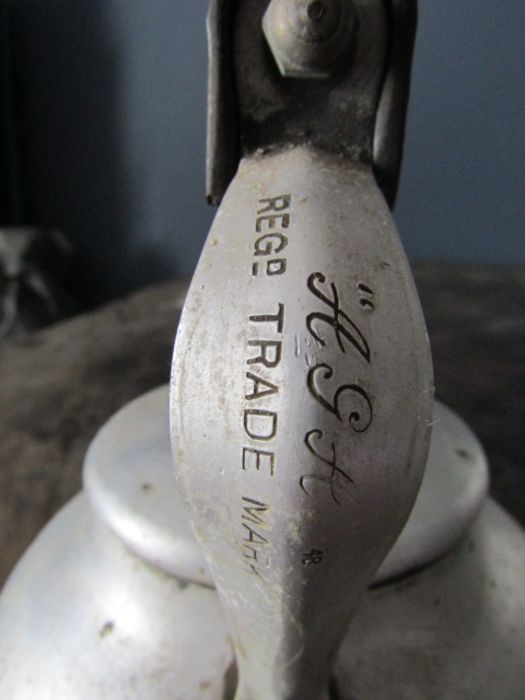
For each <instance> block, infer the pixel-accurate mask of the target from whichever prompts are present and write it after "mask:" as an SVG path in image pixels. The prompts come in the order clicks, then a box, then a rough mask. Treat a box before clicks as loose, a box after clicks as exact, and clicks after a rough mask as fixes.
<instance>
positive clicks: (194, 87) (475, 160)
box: [0, 0, 525, 308]
mask: <svg viewBox="0 0 525 700" xmlns="http://www.w3.org/2000/svg"><path fill="white" fill-rule="evenodd" d="M207 5H208V3H207V0H191V1H190V0H148V2H144V0H12V1H11V2H5V0H4V1H3V2H1V4H0V8H1V12H2V22H1V35H0V57H1V60H0V64H1V70H2V75H1V80H0V86H1V100H2V102H1V108H2V109H1V110H0V111H1V112H2V114H3V116H4V117H5V119H4V121H3V123H2V130H3V133H2V143H1V148H2V151H1V155H2V158H1V160H0V167H1V168H3V170H4V172H3V173H2V179H1V180H0V185H1V186H2V187H1V189H2V190H3V192H2V194H1V197H0V216H1V220H0V225H6V224H11V225H12V224H15V225H18V226H20V225H22V226H39V227H44V228H47V229H53V230H54V229H56V230H59V231H62V232H63V234H65V236H66V237H67V239H68V240H69V241H70V243H71V244H72V247H73V251H74V254H73V258H72V261H73V262H72V266H73V267H72V274H71V275H70V280H69V282H68V292H70V293H71V295H72V296H73V297H74V298H75V300H76V302H77V303H78V304H79V306H80V308H89V307H93V306H96V305H97V304H100V303H101V302H103V301H106V300H109V299H111V298H114V297H117V296H120V295H122V294H124V293H126V292H128V291H130V290H132V289H135V288H138V287H139V286H142V285H144V284H146V283H149V282H152V281H155V280H160V279H165V278H168V277H173V276H176V275H184V276H189V275H191V273H192V271H193V269H194V267H195V265H196V262H197V259H198V255H199V252H200V249H201V247H202V245H203V242H204V239H205V236H206V234H207V231H208V228H209V225H210V221H211V218H212V216H213V210H211V209H210V208H209V207H208V206H207V205H206V203H205V199H204V149H205V95H206V62H207V56H206V36H205V24H204V19H205V14H206V10H207ZM524 35H525V3H523V1H522V0H506V2H505V3H495V2H494V1H493V0H478V2H476V3H471V2H458V1H457V0H440V1H439V2H436V0H420V22H419V32H418V40H417V45H416V53H415V60H414V73H413V85H412V96H411V102H410V109H409V118H408V131H407V141H406V151H405V161H404V168H403V173H402V180H401V187H400V193H399V199H398V204H397V207H396V212H395V216H396V219H397V222H398V225H399V228H400V230H401V233H402V238H403V240H404V243H405V246H406V248H407V251H408V254H409V256H410V257H411V259H412V260H443V261H452V262H465V261H471V262H477V263H497V264H499V263H524V262H525V240H524V235H523V233H524V229H525V174H524V169H525V168H524V166H525V128H524V124H525V70H524V67H525V41H524ZM2 161H3V162H2Z"/></svg>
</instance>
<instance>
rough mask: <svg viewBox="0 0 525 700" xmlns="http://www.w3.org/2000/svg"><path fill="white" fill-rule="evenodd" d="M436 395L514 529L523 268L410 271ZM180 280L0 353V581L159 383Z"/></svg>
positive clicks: (523, 481)
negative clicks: (472, 442) (464, 425)
mask: <svg viewBox="0 0 525 700" xmlns="http://www.w3.org/2000/svg"><path fill="white" fill-rule="evenodd" d="M415 277H416V281H417V283H418V288H419V291H420V295H421V299H422V303H423V308H424V310H425V312H426V317H427V323H428V326H429V330H430V336H431V341H432V348H433V355H434V364H435V378H436V386H437V393H438V396H439V398H440V399H441V400H442V401H444V402H445V403H447V404H448V405H449V406H451V407H452V408H454V409H455V410H456V411H458V413H459V414H460V415H461V416H462V417H463V418H465V419H466V420H467V421H468V422H469V424H470V426H471V427H472V428H473V429H474V430H475V432H476V433H477V434H478V436H479V437H480V439H481V441H482V443H483V445H484V446H485V448H486V450H487V453H488V455H489V458H490V464H491V472H492V493H493V495H494V496H495V497H496V498H497V500H498V501H499V502H500V503H502V504H503V505H504V506H505V507H506V508H507V509H508V510H509V511H510V512H511V513H512V514H513V515H514V516H515V517H516V518H518V520H520V522H521V523H522V524H523V525H525V467H524V466H522V463H523V459H524V457H525V431H524V430H523V425H524V424H525V395H524V392H523V387H525V362H524V359H525V357H524V356H525V351H524V350H523V348H524V347H525V268H495V267H473V266H451V265H446V264H434V263H432V264H419V265H416V266H415ZM183 293H184V285H183V284H182V283H181V282H172V283H168V284H162V285H157V286H154V287H150V288H148V289H146V290H143V291H140V292H137V293H135V294H134V295H132V296H130V297H127V298H125V299H123V300H120V301H117V302H114V303H112V304H109V305H108V306H106V307H103V308H102V309H100V310H98V311H95V312H94V313H91V314H87V315H84V316H79V317H77V318H75V319H72V320H69V321H66V322H63V323H60V324H57V325H56V326H53V327H51V328H49V329H47V330H44V331H41V332H39V333H35V334H33V335H31V336H28V337H27V338H25V339H20V340H17V341H11V342H8V343H5V344H3V345H2V346H0V584H1V583H2V582H3V581H4V579H5V577H6V576H7V574H8V573H9V571H10V570H11V568H12V566H13V564H14V563H15V561H16V560H17V559H18V557H19V556H20V555H21V553H22V552H23V550H24V549H25V548H26V547H27V545H28V544H29V542H30V541H31V540H32V539H33V537H34V536H35V534H36V533H37V532H38V531H39V529H40V528H41V527H42V526H43V525H44V523H45V522H47V520H49V518H50V517H51V516H52V515H53V514H54V513H55V512H56V511H57V510H58V509H59V508H60V506H61V505H62V504H63V503H65V502H66V501H67V500H68V499H69V498H70V497H71V496H72V495H73V494H75V493H76V492H77V491H78V490H79V488H80V473H81V466H82V459H83V455H84V452H85V449H86V447H87V445H88V443H89V441H90V440H91V438H92V437H93V435H94V433H95V432H96V430H97V429H98V427H100V425H102V424H103V423H104V422H105V420H107V418H108V417H109V416H110V415H111V414H112V413H113V412H114V411H115V410H117V409H118V408H119V407H121V406H122V405H123V404H125V403H126V402H127V401H129V400H131V399H132V398H134V397H136V396H138V395H139V394H141V393H142V392H144V391H147V390H148V389H151V388H153V387H155V386H158V385H159V384H162V383H165V382H167V381H168V378H169V368H170V362H171V352H172V343H173V337H174V334H175V329H176V325H177V322H178V318H179V312H180V307H181V303H182V298H183Z"/></svg>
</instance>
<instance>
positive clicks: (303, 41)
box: [263, 0, 357, 78]
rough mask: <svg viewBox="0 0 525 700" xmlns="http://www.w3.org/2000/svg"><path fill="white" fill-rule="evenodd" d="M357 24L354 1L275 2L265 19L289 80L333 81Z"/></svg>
mask: <svg viewBox="0 0 525 700" xmlns="http://www.w3.org/2000/svg"><path fill="white" fill-rule="evenodd" d="M356 24H357V13H356V10H355V7H354V5H353V3H352V0H272V2H271V3H270V5H269V6H268V9H267V11H266V13H265V15H264V18H263V29H264V34H265V36H266V40H267V41H268V45H269V46H270V49H271V51H272V54H273V56H274V58H275V61H276V63H277V66H278V67H279V70H280V72H281V74H282V75H283V76H284V77H285V78H329V77H330V76H331V75H332V74H333V72H334V70H335V69H336V68H337V66H338V64H339V62H340V61H341V59H343V58H344V57H345V56H346V55H347V53H348V51H349V50H350V47H351V43H352V35H353V32H354V29H355V26H356Z"/></svg>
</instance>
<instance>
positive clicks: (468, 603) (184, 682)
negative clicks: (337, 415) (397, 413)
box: [0, 387, 525, 700]
mask: <svg viewBox="0 0 525 700" xmlns="http://www.w3.org/2000/svg"><path fill="white" fill-rule="evenodd" d="M440 411H441V413H440V418H441V420H440V423H439V424H437V425H440V426H441V428H440V429H436V426H435V427H434V437H433V441H432V444H431V450H430V457H429V463H428V464H427V475H426V476H425V480H427V479H428V482H427V483H426V482H425V480H424V482H423V486H422V489H421V492H420V496H419V499H418V501H417V502H416V506H415V508H414V511H413V515H415V517H416V518H417V519H418V520H419V521H420V522H419V524H418V523H415V522H414V521H412V523H411V521H410V520H409V522H408V523H407V526H406V528H405V533H404V534H405V536H406V537H405V540H404V542H403V536H404V535H403V534H402V535H401V537H400V538H399V540H398V543H397V545H396V546H397V547H398V550H397V554H396V551H395V549H396V546H394V548H393V550H392V551H391V553H390V563H388V559H387V560H386V561H385V566H383V572H382V573H381V571H379V572H378V575H377V576H376V579H375V581H374V584H373V586H372V587H371V588H370V589H369V590H368V591H367V592H366V593H365V594H364V596H363V597H362V599H361V601H360V603H359V605H358V607H357V609H356V611H355V614H354V617H353V618H352V621H351V623H350V625H349V627H348V630H347V632H346V634H345V637H344V640H343V644H342V646H341V649H340V651H339V654H338V657H337V660H336V663H335V686H336V691H334V692H337V697H338V698H339V699H343V700H369V698H371V697H373V698H374V699H377V700H387V698H388V700H415V699H416V698H417V700H427V699H428V700H455V699H456V698H458V697H461V698H466V699H467V700H493V698H494V697H498V698H500V700H520V699H521V697H522V696H523V688H524V687H525V671H524V669H525V597H524V595H523V586H522V583H523V580H525V536H524V533H523V531H522V530H521V528H519V527H518V525H516V523H515V522H514V521H513V520H512V518H510V517H509V516H508V515H507V514H506V513H505V512H504V511H503V510H502V509H501V508H500V507H499V506H498V505H497V504H496V503H495V502H493V501H492V500H491V499H489V498H487V497H486V496H485V486H486V484H485V483H484V479H485V469H486V464H485V461H484V456H483V453H482V452H481V450H480V448H479V445H478V444H477V441H476V440H475V438H474V437H473V436H472V434H471V433H470V431H468V429H467V428H466V426H464V424H463V423H462V422H461V421H460V420H459V419H457V418H456V417H455V416H454V415H453V414H451V412H449V411H447V410H446V409H444V410H442V409H440ZM167 425H168V401H167V388H166V387H162V388H160V389H157V390H155V391H153V392H151V393H149V394H147V395H145V396H143V397H140V398H139V399H137V400H135V401H134V402H132V403H131V404H129V405H128V406H126V407H125V408H124V409H122V410H121V411H120V412H119V413H117V414H116V415H115V416H114V417H113V418H112V419H111V420H110V421H109V422H108V424H107V425H106V426H105V427H104V428H102V430H101V431H100V433H99V434H98V436H97V437H96V438H95V440H94V442H93V444H92V446H91V448H90V450H89V452H88V455H87V458H86V467H85V476H84V478H85V490H84V491H83V492H82V493H80V494H79V495H78V496H76V497H75V498H74V499H73V500H72V501H71V502H70V503H69V504H68V505H66V506H65V507H64V508H63V509H62V510H61V511H60V512H59V513H58V514H57V515H56V516H55V517H54V518H53V519H52V521H51V522H50V523H49V524H48V525H47V527H46V528H45V529H44V530H43V531H42V532H41V533H40V534H39V536H38V537H37V538H36V540H35V541H34V543H33V544H32V545H31V547H30V548H29V550H28V551H27V552H26V554H25V555H24V557H23V558H22V559H21V561H20V562H19V564H18V565H17V567H16V568H15V570H14V571H13V573H12V575H11V577H10V579H9V580H8V582H7V583H6V585H5V587H4V589H3V591H2V594H1V596H0V650H1V651H0V658H1V659H2V663H1V665H0V697H2V698H4V697H5V698H10V700H30V699H31V700H33V699H34V698H38V699H39V700H51V698H52V699H53V700H56V698H60V699H61V700H88V698H89V700H91V699H92V698H93V697H97V698H100V699H101V700H106V699H107V700H124V698H126V700H139V698H140V699H141V700H143V699H144V698H145V697H147V698H148V699H150V698H151V699H152V700H168V699H169V700H174V699H175V700H193V699H195V700H198V699H199V700H200V699H201V698H202V699H206V700H228V699H229V698H233V695H234V692H235V687H236V683H237V671H236V666H235V661H234V652H233V646H232V643H231V639H230V636H229V632H228V627H227V625H226V620H225V618H224V614H223V611H222V608H221V605H220V601H219V598H218V596H217V594H216V592H215V590H214V589H213V587H212V585H211V579H210V576H209V573H208V572H207V570H206V562H205V561H204V560H203V559H202V558H201V556H200V554H199V551H198V548H197V546H196V543H195V541H194V540H193V535H192V533H191V530H190V528H189V526H188V525H187V523H186V520H185V516H184V515H183V514H182V513H181V511H180V509H179V505H180V503H179V502H178V501H177V498H175V502H174V499H173V494H170V493H169V491H167V489H166V484H168V483H170V480H171V478H172V476H171V474H172V471H171V470H172V466H171V459H170V448H169V440H168V427H167ZM438 433H439V434H438ZM438 443H439V444H438ZM448 443H450V444H448ZM449 447H450V449H448V448H449ZM458 450H459V451H460V452H461V453H462V454H463V455H465V454H468V458H465V456H463V457H460V456H459V455H458ZM454 454H455V455H456V459H455V462H454ZM446 460H447V461H446ZM452 462H454V463H452ZM440 472H441V473H443V472H445V473H446V478H447V481H449V482H450V480H451V478H452V477H450V474H451V473H456V474H460V473H463V476H462V477H461V479H462V481H461V484H462V486H461V487H460V488H458V483H459V482H456V484H455V486H454V488H453V489H451V491H450V492H449V493H448V499H447V500H448V503H449V505H450V504H451V503H452V501H453V500H454V498H453V492H454V491H456V494H457V492H458V491H459V490H462V491H463V497H462V498H463V501H462V506H461V507H462V508H463V511H464V512H465V508H466V506H465V502H466V501H465V499H467V500H468V498H470V501H469V503H470V505H469V508H470V511H469V513H468V518H467V519H466V520H463V521H461V522H460V521H459V520H458V518H457V515H454V514H451V515H450V514H449V520H450V521H455V523H456V525H458V528H459V529H458V530H457V531H455V532H454V531H453V530H452V529H449V530H443V531H442V533H441V537H442V541H441V542H440V543H438V544H434V549H432V545H431V543H430V542H429V541H428V538H426V547H427V552H424V551H423V550H422V549H421V548H418V544H417V540H418V533H419V535H421V534H422V532H423V530H424V528H423V526H422V524H421V521H423V520H427V521H432V518H436V517H438V516H439V518H440V519H441V520H442V519H443V517H442V516H443V512H440V513H436V511H435V507H434V511H433V510H432V509H431V508H430V507H429V501H428V500H427V502H426V505H425V503H424V501H425V498H427V497H426V496H425V493H427V494H428V491H430V490H431V491H432V492H433V493H436V491H439V490H440V488H442V487H440V486H439V484H441V481H440V476H439V473H440ZM474 473H475V475H476V476H475V478H473V476H472V475H473V474H474ZM465 475H470V476H468V478H467V477H466V476H465ZM469 490H470V493H471V494H472V493H473V492H475V498H472V495H471V496H470V497H468V496H467V495H466V494H467V491H469ZM420 507H422V508H423V511H425V512H424V513H423V512H422V511H421V510H420V511H419V515H418V509H419V508H420ZM446 507H447V506H446V504H445V511H446ZM450 507H452V506H450ZM458 507H459V500H458ZM411 528H412V534H411V533H410V529H411ZM422 528H423V529H422ZM433 530H434V532H435V530H436V528H433ZM443 548H445V551H442V549H443ZM425 554H426V555H427V561H426V563H423V562H424V561H425V558H424V555H425ZM418 562H419V564H418ZM311 566H315V564H314V563H312V564H311Z"/></svg>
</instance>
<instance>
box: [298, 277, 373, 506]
mask: <svg viewBox="0 0 525 700" xmlns="http://www.w3.org/2000/svg"><path fill="white" fill-rule="evenodd" d="M307 288H308V290H309V291H310V292H311V294H312V295H313V296H314V297H315V298H316V299H319V300H320V301H322V302H323V304H324V306H325V307H327V308H324V309H323V310H322V311H312V312H310V313H309V314H307V316H306V328H307V329H308V332H309V333H310V335H311V337H312V338H313V339H314V340H315V341H316V342H317V343H318V344H319V345H320V346H321V347H322V348H326V349H327V350H330V349H331V348H330V343H329V338H328V336H326V335H324V334H323V333H322V332H321V331H322V329H323V327H324V330H325V332H326V329H329V330H330V331H332V332H333V338H334V339H335V342H336V346H337V348H338V349H339V351H340V352H341V353H343V354H345V355H346V354H347V350H352V351H353V352H354V354H355V355H356V356H357V359H358V360H360V361H361V362H362V361H363V360H364V361H365V362H366V365H370V363H371V357H372V353H371V349H370V345H369V343H368V340H367V338H366V337H365V335H364V333H363V331H362V330H361V328H360V327H359V326H358V324H357V323H356V322H355V321H354V320H353V319H352V318H350V316H349V315H348V313H346V311H344V310H343V309H342V308H341V302H340V295H339V290H338V289H337V286H336V284H335V283H334V282H327V279H326V276H325V275H324V274H323V273H321V272H313V273H312V274H311V275H310V276H309V277H308V280H307ZM358 290H359V292H360V293H361V299H360V300H359V303H360V305H361V308H366V309H367V310H373V309H374V305H373V302H371V299H373V297H374V292H373V290H372V289H370V288H369V287H368V286H366V285H364V284H362V283H361V284H359V285H358ZM363 296H364V298H365V299H366V300H367V302H368V301H370V303H369V304H368V303H367V304H366V305H364V304H363V303H362V299H363ZM352 370H353V375H354V376H355V371H356V369H355V367H353V368H352ZM333 377H334V370H333V367H332V366H331V365H329V364H328V363H326V362H319V363H317V364H316V365H315V366H314V367H312V368H311V369H310V370H309V371H308V374H307V377H306V384H307V386H308V390H309V392H310V395H311V396H312V397H313V398H314V399H315V400H316V401H317V402H318V403H319V404H320V405H321V406H322V407H323V408H324V409H325V410H326V411H328V412H329V413H330V414H331V415H333V416H335V418H336V419H337V420H338V421H339V422H340V423H342V424H343V425H347V426H349V427H350V428H351V430H352V431H353V432H355V433H358V434H359V433H365V432H366V431H367V430H368V429H369V427H370V426H371V424H372V421H373V417H374V414H373V405H372V401H371V399H370V396H369V395H368V393H367V391H366V389H365V388H364V387H363V386H362V385H361V383H360V382H359V381H353V382H351V383H347V384H341V385H339V386H337V388H336V389H335V391H333V393H332V395H331V398H329V397H328V393H327V387H326V384H327V383H328V382H329V381H330V380H331V379H333ZM349 404H350V405H349ZM345 405H346V410H345ZM324 439H325V434H324V432H323V431H322V430H321V429H320V428H318V427H315V428H313V429H311V430H309V431H308V432H307V433H306V435H305V436H304V444H305V446H306V448H307V449H308V451H309V452H310V453H311V454H312V455H314V457H315V458H316V459H317V460H318V463H319V466H321V465H322V467H323V470H322V471H319V472H317V471H316V472H314V473H312V474H304V475H303V476H301V478H300V479H299V485H300V487H301V489H302V490H303V491H304V493H306V494H307V495H308V496H310V495H311V494H310V491H309V490H308V486H309V484H310V483H311V482H318V483H320V484H325V485H326V486H328V488H329V490H330V496H331V498H332V500H333V501H334V503H336V504H337V505H341V500H340V496H339V493H340V491H341V490H342V489H344V488H346V489H348V488H351V487H353V486H354V480H353V479H352V477H351V475H350V470H349V468H348V466H345V465H342V464H341V463H340V461H339V460H338V456H337V445H336V443H335V442H334V441H331V442H330V445H329V456H327V450H325V449H324V448H323V444H322V443H323V441H324Z"/></svg>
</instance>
